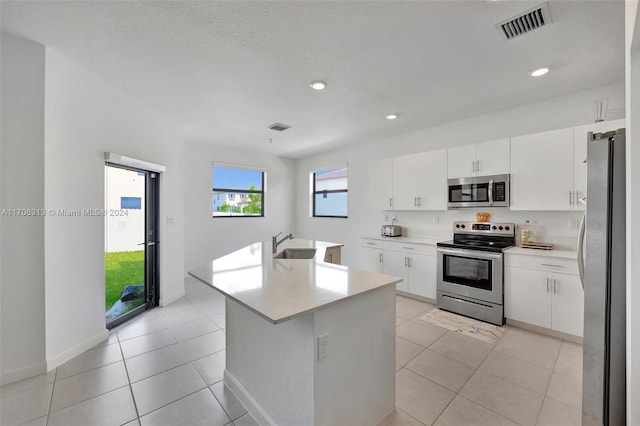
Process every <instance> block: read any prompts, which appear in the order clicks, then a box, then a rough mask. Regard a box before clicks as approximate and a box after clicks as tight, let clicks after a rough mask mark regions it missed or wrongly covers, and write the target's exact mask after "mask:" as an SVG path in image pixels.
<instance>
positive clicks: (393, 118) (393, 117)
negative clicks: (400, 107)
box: [385, 114, 398, 120]
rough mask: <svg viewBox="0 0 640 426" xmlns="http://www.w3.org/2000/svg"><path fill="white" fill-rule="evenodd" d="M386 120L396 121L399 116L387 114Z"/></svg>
mask: <svg viewBox="0 0 640 426" xmlns="http://www.w3.org/2000/svg"><path fill="white" fill-rule="evenodd" d="M385 118H386V119H387V120H395V119H396V118H398V114H387V115H385Z"/></svg>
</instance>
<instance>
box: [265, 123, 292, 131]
mask: <svg viewBox="0 0 640 426" xmlns="http://www.w3.org/2000/svg"><path fill="white" fill-rule="evenodd" d="M290 127H291V126H287V125H286V124H282V123H274V124H272V125H271V126H269V128H270V129H271V130H277V131H278V132H282V131H284V130H287V129H288V128H290Z"/></svg>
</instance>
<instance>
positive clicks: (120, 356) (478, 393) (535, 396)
mask: <svg viewBox="0 0 640 426" xmlns="http://www.w3.org/2000/svg"><path fill="white" fill-rule="evenodd" d="M185 288H186V296H185V297H183V298H182V299H180V300H178V301H176V302H174V303H172V304H171V305H169V306H167V307H164V308H159V309H154V310H151V311H148V312H145V313H144V314H142V315H141V316H139V317H137V318H136V319H135V320H133V321H131V322H129V323H127V324H124V325H122V326H120V327H118V328H117V329H115V330H112V331H111V333H110V336H109V338H108V339H107V340H105V341H104V342H102V343H101V344H100V345H98V346H96V347H95V348H93V349H90V350H88V351H86V352H85V353H83V354H81V355H79V356H78V357H76V358H74V359H73V360H71V361H69V362H67V363H66V364H64V365H62V366H60V367H58V368H57V369H56V370H54V371H51V372H49V373H47V374H43V375H41V376H37V377H34V378H31V379H27V380H23V381H20V382H17V383H12V384H9V385H5V386H3V387H2V388H0V410H1V414H0V415H1V417H0V424H2V425H3V426H12V425H42V426H44V425H52V426H53V425H64V426H75V425H78V426H92V425H126V426H133V425H143V426H145V425H172V426H173V425H199V424H207V425H236V426H246V425H255V424H256V422H255V421H254V419H253V418H252V417H251V416H250V414H249V413H247V411H246V410H245V409H244V407H243V406H242V404H241V403H240V402H239V401H238V400H237V399H236V398H235V396H234V395H233V394H232V393H231V392H230V391H229V390H228V389H227V388H226V387H225V386H224V385H223V383H222V378H223V372H224V368H225V334H224V331H225V322H224V299H223V298H222V297H221V296H220V295H219V294H218V293H216V292H215V291H213V290H211V289H210V288H208V287H206V286H204V285H202V284H200V283H198V282H196V281H195V280H191V279H187V281H186V283H185ZM433 308H434V307H433V305H430V304H427V303H422V302H419V301H415V300H412V299H407V298H403V297H397V300H396V315H397V321H396V326H397V335H396V371H397V373H396V406H397V408H396V410H395V412H393V413H392V414H391V415H390V416H389V417H387V418H386V419H385V420H384V421H383V422H382V423H381V424H380V425H381V426H393V425H414V426H419V425H432V424H434V425H456V426H458V425H474V426H475V425H517V424H520V425H536V424H537V425H558V426H568V425H573V424H575V425H579V424H580V423H581V418H580V404H581V392H582V389H581V372H582V348H581V346H580V345H576V344H573V343H569V342H563V341H561V340H557V339H553V338H550V337H546V336H542V335H539V334H535V333H531V332H527V331H524V330H521V329H518V328H513V327H508V331H507V332H506V333H505V335H504V336H503V337H502V339H501V340H500V341H498V342H497V343H496V344H495V345H491V344H488V343H486V342H482V341H480V340H477V339H474V338H471V337H466V336H461V335H458V334H456V333H454V332H450V331H447V330H445V329H442V328H440V327H436V326H433V325H431V324H428V323H425V322H423V321H421V320H420V319H419V317H420V316H421V315H423V314H424V313H425V312H428V311H429V310H431V309H433Z"/></svg>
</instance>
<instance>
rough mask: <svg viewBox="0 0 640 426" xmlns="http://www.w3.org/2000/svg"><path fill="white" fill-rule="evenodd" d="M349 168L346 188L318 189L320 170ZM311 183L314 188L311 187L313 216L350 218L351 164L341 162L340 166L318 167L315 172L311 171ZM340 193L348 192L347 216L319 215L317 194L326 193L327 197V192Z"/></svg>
mask: <svg viewBox="0 0 640 426" xmlns="http://www.w3.org/2000/svg"><path fill="white" fill-rule="evenodd" d="M343 168H344V169H347V185H346V186H347V187H346V188H345V189H325V190H322V191H317V190H316V174H317V173H318V172H324V171H327V170H336V169H343ZM311 182H312V183H311V184H312V188H311V217H320V218H323V217H328V218H337V219H348V218H349V164H341V165H338V166H334V167H324V168H322V169H317V170H315V171H313V172H311ZM338 193H345V194H347V215H346V216H337V215H318V214H316V195H320V194H322V195H325V198H326V194H338Z"/></svg>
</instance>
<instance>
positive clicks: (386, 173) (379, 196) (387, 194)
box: [369, 158, 393, 210]
mask: <svg viewBox="0 0 640 426" xmlns="http://www.w3.org/2000/svg"><path fill="white" fill-rule="evenodd" d="M369 176H371V177H372V178H371V179H370V180H369V182H370V185H371V186H370V196H371V199H372V200H376V205H377V206H378V207H379V208H380V209H381V210H392V209H393V158H384V159H382V160H380V161H377V162H376V161H374V162H372V163H371V168H370V169H369Z"/></svg>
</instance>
